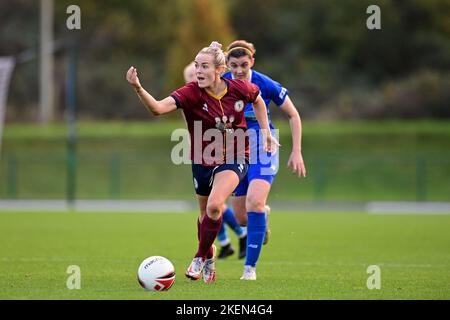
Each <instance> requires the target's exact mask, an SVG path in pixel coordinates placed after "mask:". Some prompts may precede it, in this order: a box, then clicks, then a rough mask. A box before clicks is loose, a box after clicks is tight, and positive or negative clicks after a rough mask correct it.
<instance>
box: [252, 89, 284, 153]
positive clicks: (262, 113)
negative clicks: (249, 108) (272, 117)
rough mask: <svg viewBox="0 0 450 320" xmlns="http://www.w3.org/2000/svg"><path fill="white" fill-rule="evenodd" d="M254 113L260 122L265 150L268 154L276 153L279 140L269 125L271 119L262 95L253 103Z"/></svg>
mask: <svg viewBox="0 0 450 320" xmlns="http://www.w3.org/2000/svg"><path fill="white" fill-rule="evenodd" d="M253 111H254V113H255V116H256V120H258V124H259V127H260V128H261V132H262V134H263V135H264V138H265V139H264V141H265V146H264V147H265V149H266V151H267V152H272V153H274V152H276V150H277V148H278V147H279V146H280V144H279V143H278V140H277V139H276V138H275V137H274V136H272V133H271V131H270V125H269V118H268V117H267V106H266V103H265V102H264V100H263V98H262V97H261V95H258V97H257V98H256V100H255V101H254V102H253Z"/></svg>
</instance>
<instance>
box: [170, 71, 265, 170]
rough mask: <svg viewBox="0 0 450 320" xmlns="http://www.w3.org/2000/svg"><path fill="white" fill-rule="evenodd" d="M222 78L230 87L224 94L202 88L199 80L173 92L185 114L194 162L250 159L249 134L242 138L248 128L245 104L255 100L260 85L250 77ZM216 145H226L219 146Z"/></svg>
mask: <svg viewBox="0 0 450 320" xmlns="http://www.w3.org/2000/svg"><path fill="white" fill-rule="evenodd" d="M222 79H223V80H225V82H226V85H227V87H226V90H225V91H224V92H223V93H222V94H221V96H215V95H214V94H212V93H211V92H209V91H207V90H206V89H204V88H200V87H199V86H198V84H197V82H191V83H188V84H187V85H185V86H184V87H182V88H180V89H178V90H176V91H174V92H172V94H171V97H173V98H174V99H175V102H176V104H177V107H178V108H181V109H183V112H184V115H185V117H186V122H187V127H188V130H189V135H190V139H191V160H192V161H193V163H198V164H202V165H205V166H216V165H220V164H223V163H231V162H234V161H239V162H242V161H241V160H245V159H246V160H248V156H249V149H248V138H247V137H246V138H245V139H244V140H242V139H240V138H241V136H242V133H245V131H246V130H247V124H246V122H245V117H244V108H245V105H246V104H247V103H248V102H251V103H253V102H254V101H255V100H256V98H257V97H258V95H259V88H258V86H257V85H255V84H253V83H251V82H248V81H243V80H237V79H224V78H222ZM205 133H206V134H205ZM219 136H220V139H222V141H221V142H220V141H217V139H218V137H219ZM220 143H222V144H220ZM217 146H223V147H222V148H220V150H218V148H217ZM234 163H235V162H234Z"/></svg>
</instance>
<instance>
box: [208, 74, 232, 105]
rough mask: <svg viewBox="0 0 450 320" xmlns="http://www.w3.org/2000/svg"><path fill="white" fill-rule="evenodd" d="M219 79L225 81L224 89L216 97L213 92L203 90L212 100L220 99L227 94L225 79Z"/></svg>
mask: <svg viewBox="0 0 450 320" xmlns="http://www.w3.org/2000/svg"><path fill="white" fill-rule="evenodd" d="M221 79H223V80H225V89H224V90H223V91H222V92H221V93H219V94H218V95H216V94H214V93H213V92H211V91H210V90H208V89H206V88H205V91H206V93H207V94H209V95H210V96H211V97H213V98H214V99H217V100H220V99H222V98H223V97H224V96H225V95H226V94H227V92H228V81H227V80H226V79H225V78H221Z"/></svg>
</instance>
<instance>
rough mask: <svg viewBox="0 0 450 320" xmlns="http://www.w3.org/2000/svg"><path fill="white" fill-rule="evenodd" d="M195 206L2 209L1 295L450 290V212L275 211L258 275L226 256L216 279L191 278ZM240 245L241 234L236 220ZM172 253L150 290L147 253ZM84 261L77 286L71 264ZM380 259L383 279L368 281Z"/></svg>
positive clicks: (389, 294) (324, 295)
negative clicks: (70, 282) (169, 273)
mask: <svg viewBox="0 0 450 320" xmlns="http://www.w3.org/2000/svg"><path fill="white" fill-rule="evenodd" d="M195 221H196V214H195V213H194V212H191V213H161V214H150V213H149V214H145V213H76V212H71V213H67V212H66V213H64V212H58V213H30V212H29V213H27V212H2V213H0V244H1V245H0V270H1V272H0V288H1V290H0V299H148V300H158V299H186V300H191V299H217V300H219V299H220V300H222V299H258V300H259V299H263V300H264V299H287V300H298V299H450V250H449V249H450V232H448V231H449V230H450V216H449V215H427V216H423V215H369V214H366V213H327V212H301V213H300V212H298V213H294V212H292V213H291V212H276V211H273V212H272V214H271V220H270V227H271V231H272V237H271V239H270V242H269V244H268V245H267V246H264V248H263V250H262V254H261V258H260V262H259V264H258V267H257V274H258V280H257V281H241V280H239V277H240V276H241V274H242V269H243V260H238V259H237V256H233V257H230V258H228V259H227V260H223V261H222V260H220V261H218V262H217V270H218V276H217V282H216V283H215V284H213V285H207V284H205V283H203V282H202V281H201V280H199V281H197V282H192V281H190V280H188V279H186V278H185V276H184V271H185V269H186V268H187V266H188V264H189V262H190V261H191V259H192V256H193V254H194V252H195V250H196V222H195ZM228 232H229V234H230V235H231V237H232V240H233V243H234V245H235V246H236V247H237V240H236V237H235V236H234V234H232V231H231V230H228ZM152 255H162V256H165V257H167V258H169V259H170V260H171V261H172V262H173V263H174V265H175V269H176V275H177V277H176V280H175V283H174V285H173V287H172V288H171V289H170V290H169V291H167V292H147V291H144V290H143V289H142V288H141V287H140V286H139V284H138V282H137V280H136V272H137V268H138V266H139V264H140V262H141V261H142V260H143V259H144V258H146V257H148V256H152ZM70 265H77V266H79V267H80V269H81V289H79V290H69V289H67V287H66V282H67V279H68V277H69V276H70V274H68V273H66V271H67V268H68V266H70ZM370 265H378V266H379V267H380V270H381V289H379V290H377V289H373V290H369V289H368V288H367V285H366V283H367V279H368V277H369V276H370V274H368V273H367V268H368V266H370Z"/></svg>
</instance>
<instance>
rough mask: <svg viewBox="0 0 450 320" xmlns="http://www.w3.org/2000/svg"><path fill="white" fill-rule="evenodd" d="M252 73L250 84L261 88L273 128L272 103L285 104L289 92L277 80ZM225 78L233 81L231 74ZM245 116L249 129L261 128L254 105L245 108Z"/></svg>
mask: <svg viewBox="0 0 450 320" xmlns="http://www.w3.org/2000/svg"><path fill="white" fill-rule="evenodd" d="M250 72H251V74H250V82H252V83H254V84H256V85H257V86H258V87H259V90H260V91H261V97H262V98H263V100H264V102H265V103H266V106H267V117H268V118H269V124H270V126H271V127H272V128H273V126H272V122H271V120H270V111H269V104H270V101H273V102H274V103H275V104H276V105H277V106H278V107H279V106H281V105H282V104H283V103H284V100H285V99H286V97H287V95H288V93H289V92H288V91H287V89H286V88H283V86H282V85H281V84H279V83H278V82H276V81H275V80H272V79H271V78H269V77H268V76H266V75H264V74H262V73H259V72H257V71H255V70H250ZM223 77H224V78H229V79H232V78H233V74H232V73H231V72H227V73H225V74H224V75H223ZM244 116H245V119H246V120H247V126H248V127H249V128H250V127H251V128H255V129H256V128H259V124H258V122H257V121H256V116H255V112H254V111H253V105H252V104H251V103H248V104H247V105H246V106H245V110H244Z"/></svg>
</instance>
